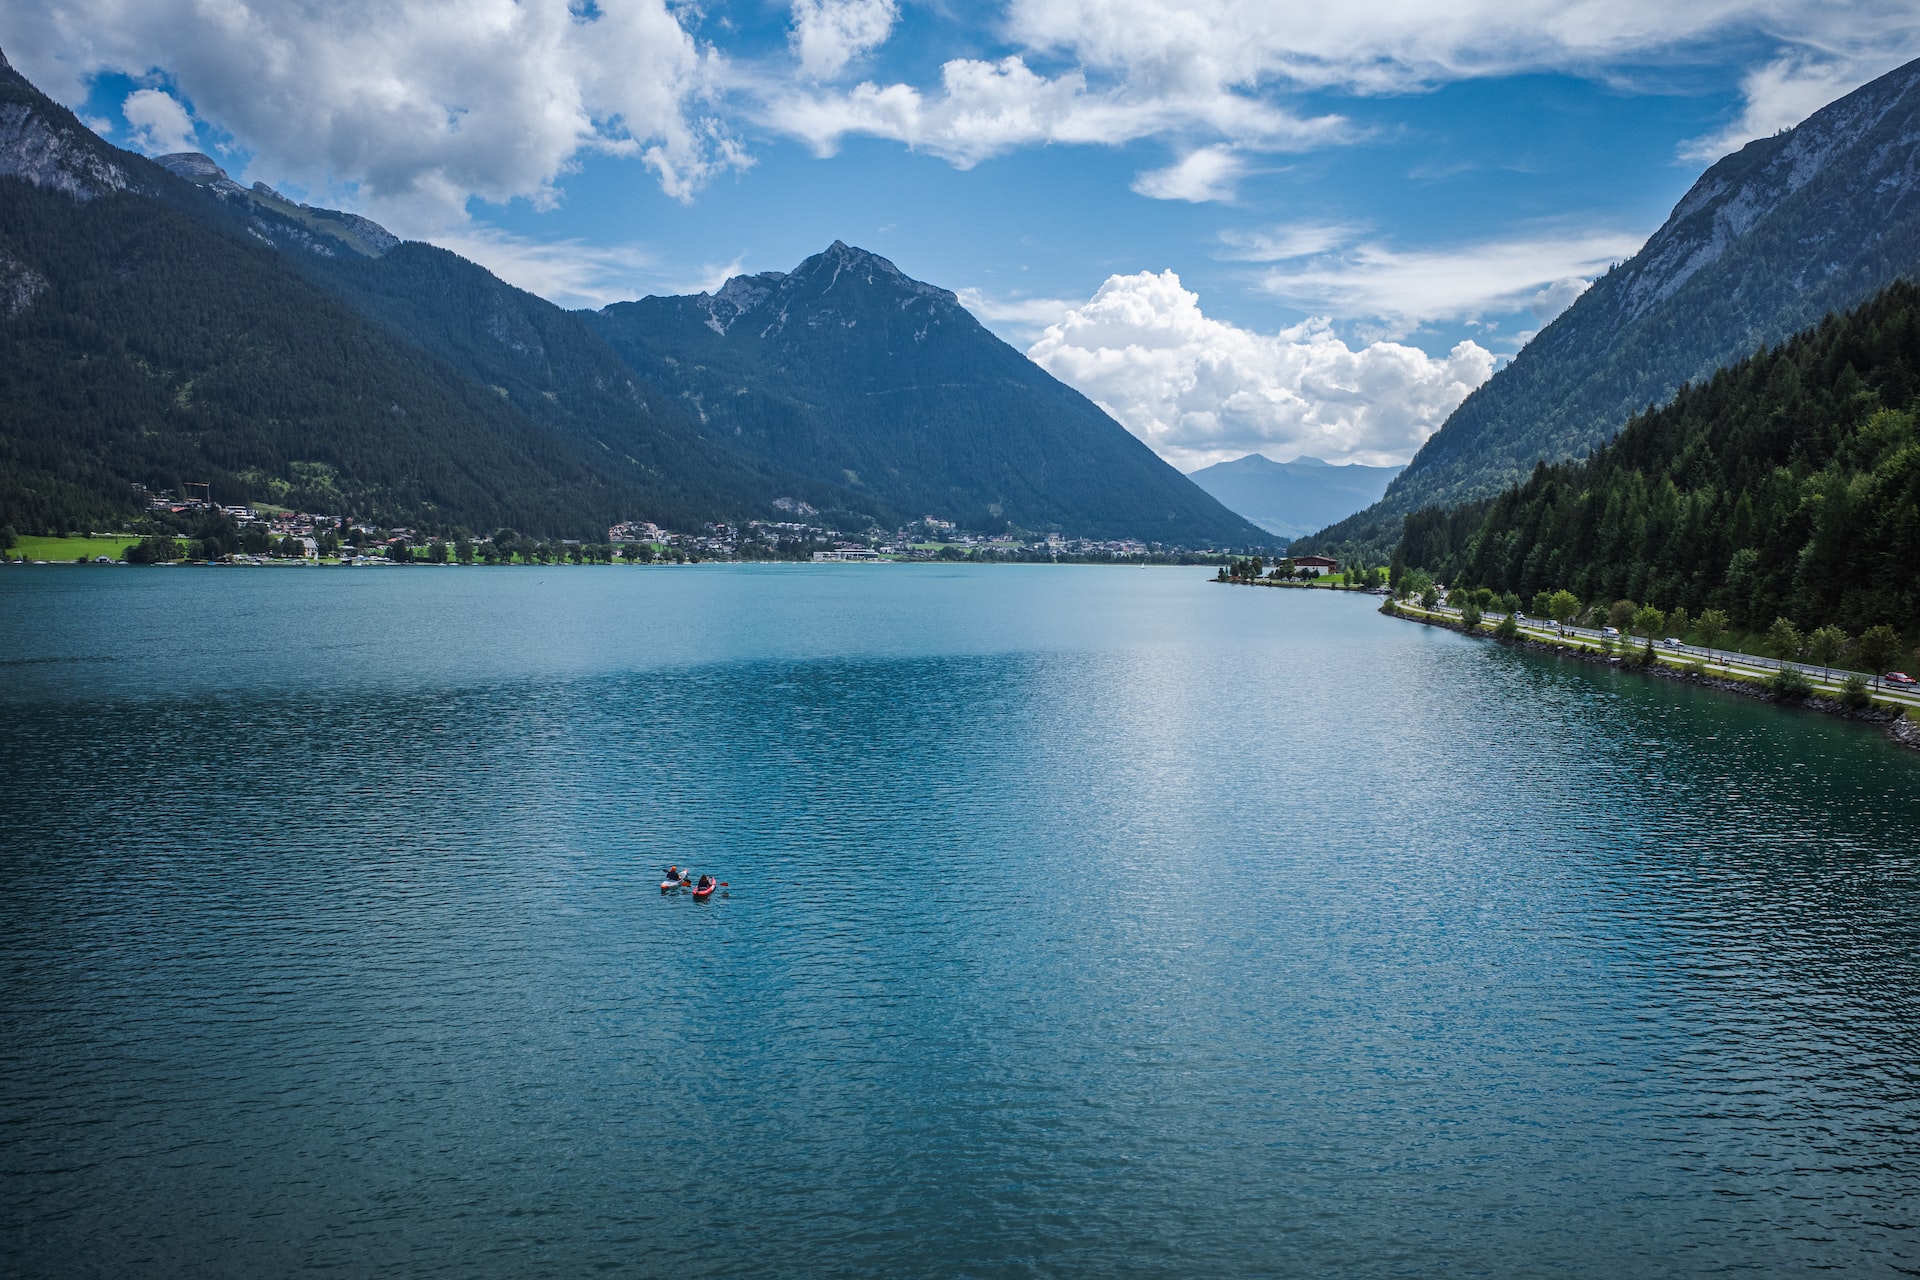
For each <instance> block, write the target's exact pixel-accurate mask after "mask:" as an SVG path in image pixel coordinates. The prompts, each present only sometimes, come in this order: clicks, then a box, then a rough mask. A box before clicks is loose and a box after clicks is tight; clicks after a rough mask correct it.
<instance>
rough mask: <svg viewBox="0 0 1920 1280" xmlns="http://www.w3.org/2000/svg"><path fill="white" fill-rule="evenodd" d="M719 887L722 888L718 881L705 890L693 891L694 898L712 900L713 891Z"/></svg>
mask: <svg viewBox="0 0 1920 1280" xmlns="http://www.w3.org/2000/svg"><path fill="white" fill-rule="evenodd" d="M719 887H720V882H719V881H718V880H715V881H713V882H712V883H711V884H709V885H707V887H706V888H704V889H695V890H694V891H693V896H694V897H696V898H711V897H712V896H713V891H714V890H715V889H718V888H719Z"/></svg>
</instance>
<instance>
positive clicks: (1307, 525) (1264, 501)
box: [1187, 453, 1404, 538]
mask: <svg viewBox="0 0 1920 1280" xmlns="http://www.w3.org/2000/svg"><path fill="white" fill-rule="evenodd" d="M1403 469H1404V468H1401V467H1364V466H1361V465H1359V464H1358V463H1350V464H1347V465H1344V466H1334V465H1332V464H1331V463H1326V462H1322V461H1321V460H1320V459H1318V458H1295V459H1294V460H1293V461H1292V462H1275V461H1274V460H1273V459H1271V458H1269V457H1267V456H1266V455H1265V454H1261V453H1250V454H1248V455H1247V456H1246V457H1244V458H1235V459H1234V460H1233V461H1231V462H1216V463H1214V464H1213V465H1212V466H1210V467H1202V468H1201V469H1200V470H1198V471H1194V472H1190V473H1189V474H1188V476H1187V479H1189V480H1191V481H1193V482H1194V483H1195V484H1197V485H1199V486H1200V487H1201V488H1202V489H1205V490H1206V491H1207V492H1208V493H1210V494H1212V495H1213V496H1214V497H1216V498H1218V499H1220V501H1221V503H1222V504H1223V505H1225V506H1226V508H1227V509H1228V510H1229V511H1235V512H1238V513H1239V514H1241V515H1243V516H1245V517H1246V518H1247V519H1249V520H1251V521H1253V522H1254V523H1255V524H1257V525H1259V526H1260V527H1261V528H1262V529H1265V530H1266V531H1267V532H1268V533H1273V534H1278V535H1279V536H1281V537H1283V538H1298V537H1301V536H1302V535H1304V534H1308V533H1312V532H1313V531H1314V530H1315V529H1320V528H1324V527H1326V526H1327V525H1329V524H1332V523H1333V522H1334V521H1335V520H1340V519H1343V518H1345V517H1347V516H1350V515H1352V514H1353V513H1354V512H1356V511H1358V510H1360V509H1361V508H1362V507H1366V506H1370V505H1371V504H1373V503H1375V502H1378V501H1379V500H1380V495H1381V494H1383V493H1385V492H1386V489H1387V483H1388V482H1389V481H1390V480H1392V479H1393V478H1394V477H1395V476H1397V475H1399V474H1400V472H1401V471H1402V470H1403Z"/></svg>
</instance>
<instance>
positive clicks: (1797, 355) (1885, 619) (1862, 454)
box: [1400, 282, 1920, 642]
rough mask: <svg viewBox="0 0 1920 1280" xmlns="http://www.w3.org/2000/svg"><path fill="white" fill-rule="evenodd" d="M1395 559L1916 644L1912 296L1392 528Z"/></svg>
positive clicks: (1833, 323)
mask: <svg viewBox="0 0 1920 1280" xmlns="http://www.w3.org/2000/svg"><path fill="white" fill-rule="evenodd" d="M1400 554H1401V555H1402V557H1403V558H1404V559H1405V562H1406V563H1407V564H1408V565H1409V566H1411V567H1415V568H1425V569H1428V570H1430V571H1432V572H1433V573H1434V574H1435V575H1436V576H1437V577H1439V578H1441V579H1442V580H1444V581H1448V582H1453V583H1457V584H1461V585H1467V586H1485V587H1492V588H1493V589H1494V590H1496V591H1514V592H1517V593H1518V594H1519V595H1520V596H1521V597H1522V598H1523V599H1530V598H1531V597H1532V596H1533V595H1534V593H1536V592H1539V591H1552V590H1559V589H1563V588H1564V589H1567V590H1570V591H1572V592H1573V593H1574V594H1575V595H1577V596H1579V597H1580V598H1581V599H1582V600H1586V601H1589V602H1598V603H1602V604H1605V603H1609V602H1611V601H1614V600H1618V599H1630V600H1635V601H1639V602H1641V603H1650V604H1653V605H1655V606H1657V607H1659V608H1662V609H1666V610H1672V609H1674V608H1676V607H1680V608H1685V609H1687V610H1689V611H1691V612H1692V613H1694V614H1696V615H1697V614H1698V613H1699V612H1700V611H1701V610H1702V609H1706V608H1718V609H1724V610H1725V611H1726V612H1727V613H1728V614H1729V616H1730V617H1731V619H1732V622H1733V624H1734V626H1736V627H1739V628H1742V629H1751V630H1758V629H1764V628H1765V627H1766V626H1767V625H1768V624H1769V623H1771V622H1772V621H1773V619H1774V618H1776V617H1779V616H1782V615H1784V616H1786V617H1789V618H1791V619H1793V620H1794V621H1795V622H1796V623H1798V624H1799V625H1800V626H1801V627H1803V628H1808V629H1811V628H1813V627H1817V626H1823V625H1827V624H1837V625H1839V626H1841V627H1845V628H1848V629H1851V630H1853V631H1856V632H1857V631H1861V630H1864V629H1866V628H1868V627H1871V626H1875V625H1879V624H1887V625H1889V626H1892V627H1893V628H1894V629H1895V630H1897V631H1899V632H1901V633H1903V634H1904V635H1905V636H1906V637H1907V638H1908V641H1909V642H1911V641H1912V640H1913V639H1915V638H1920V579H1916V578H1915V576H1914V572H1913V566H1914V565H1915V564H1916V563H1920V288H1916V287H1915V286H1913V285H1911V284H1907V283H1904V282H1902V283H1899V284H1895V285H1893V286H1891V287H1889V288H1888V289H1887V290H1885V291H1884V292H1882V293H1881V294H1879V295H1878V296H1876V297H1875V298H1873V299H1872V300H1871V301H1869V302H1868V303H1866V304H1865V305H1864V306H1862V307H1860V308H1859V309H1857V310H1856V311H1854V312H1853V313H1851V314H1849V315H1845V316H1840V317H1836V318H1832V319H1829V320H1827V321H1826V322H1824V323H1822V324H1820V325H1819V326H1817V327H1815V328H1812V329H1810V330H1808V331H1806V332H1805V333H1802V334H1800V335H1799V336H1797V337H1795V338H1794V339H1792V340H1791V341H1789V342H1787V343H1785V344H1783V345H1781V346H1779V347H1777V348H1774V349H1772V350H1768V351H1763V352H1761V353H1759V354H1758V355H1755V356H1752V357H1750V358H1749V359H1746V360H1742V361H1740V362H1738V363H1737V364H1735V365H1733V366H1732V367H1730V368H1728V369H1724V370H1722V371H1720V372H1719V373H1716V374H1715V375H1714V376H1713V377H1712V378H1710V379H1707V380H1706V381H1704V382H1702V383H1699V384H1696V385H1693V386H1689V387H1686V388H1684V389H1682V390H1681V392H1680V393H1679V395H1677V396H1676V397H1674V399H1673V400H1672V402H1671V403H1669V404H1668V405H1666V406H1665V407H1663V408H1660V409H1657V410H1653V411H1651V412H1649V413H1647V414H1645V415H1643V416H1641V417H1638V418H1636V419H1635V420H1634V421H1633V422H1632V423H1631V424H1630V425H1629V426H1628V427H1627V429H1626V430H1625V431H1622V432H1621V433H1620V435H1619V437H1618V438H1617V439H1615V440H1614V441H1613V442H1612V443H1611V444H1609V445H1606V446H1604V447H1603V448H1601V449H1600V450H1599V451H1597V452H1596V453H1595V454H1594V455H1593V457H1592V458H1591V459H1589V460H1587V461H1585V462H1566V463H1561V464H1559V465H1557V466H1549V465H1547V464H1544V463H1543V464H1541V465H1540V466H1539V467H1538V468H1536V469H1535V471H1534V474H1533V476H1532V477H1531V478H1530V479H1529V480H1528V481H1527V482H1526V483H1525V484H1523V485H1518V486H1515V487H1513V488H1510V489H1508V490H1506V491H1505V492H1504V493H1501V494H1500V495H1499V496H1498V497H1496V498H1492V499H1488V500H1484V501H1481V502H1477V503H1469V504H1465V505H1462V506H1459V507H1456V508H1454V509H1453V510H1451V511H1441V510H1438V509H1432V508H1430V509H1427V510H1423V511H1419V512H1416V513H1414V514H1413V515H1410V516H1409V517H1408V518H1407V522H1406V535H1405V538H1404V539H1403V541H1402V543H1401V549H1400Z"/></svg>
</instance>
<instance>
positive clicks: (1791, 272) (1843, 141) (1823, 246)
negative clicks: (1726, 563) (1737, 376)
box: [1308, 61, 1920, 548]
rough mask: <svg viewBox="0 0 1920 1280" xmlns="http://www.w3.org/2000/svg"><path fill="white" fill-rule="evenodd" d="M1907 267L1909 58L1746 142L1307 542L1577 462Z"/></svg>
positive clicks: (1914, 113) (1362, 539)
mask: <svg viewBox="0 0 1920 1280" xmlns="http://www.w3.org/2000/svg"><path fill="white" fill-rule="evenodd" d="M1916 270H1920V61H1916V62H1911V63H1908V64H1907V65H1906V66H1904V67H1901V68H1900V69H1899V70H1897V71H1893V72H1890V73H1889V74H1887V75H1884V76H1882V77H1880V78H1879V79H1878V80H1875V81H1873V82H1872V83H1871V84H1868V85H1866V86H1864V87H1862V88H1860V89H1857V90H1855V91H1854V92H1853V93H1850V94H1848V95H1847V96H1846V97H1844V98H1841V99H1839V100H1838V101H1836V102H1834V103H1832V104H1830V105H1828V106H1826V107H1823V108H1822V109H1821V110H1819V111H1817V112H1815V113H1814V114H1813V115H1812V116H1810V117H1809V118H1808V119H1807V120H1805V121H1804V122H1802V123H1801V124H1800V125H1798V126H1797V127H1795V128H1793V129H1790V130H1787V131H1786V132H1783V133H1779V134H1776V135H1774V136H1773V137H1771V138H1762V139H1760V140H1759V141H1757V142H1751V143H1748V144H1747V145H1746V146H1745V147H1743V148H1742V149H1741V150H1739V151H1737V152H1735V153H1734V154H1732V155H1730V156H1727V157H1726V158H1725V159H1723V160H1721V161H1720V162H1719V163H1717V164H1715V165H1714V166H1713V167H1712V168H1710V169H1708V170H1707V171H1706V173H1705V174H1703V175H1702V176H1701V178H1700V180H1699V181H1698V182H1696V183H1695V184H1694V185H1693V188H1692V190H1690V191H1688V192H1687V195H1686V197H1685V198H1684V199H1682V200H1681V201H1680V203H1679V204H1678V205H1676V206H1675V207H1674V210H1673V213H1672V214H1671V215H1670V216H1669V217H1668V219H1667V221H1666V223H1665V225H1663V226H1662V227H1661V228H1660V229H1659V230H1658V231H1657V232H1655V233H1654V235H1653V238H1652V239H1650V240H1648V241H1647V243H1646V246H1645V247H1644V248H1642V249H1641V250H1640V252H1639V253H1637V254H1635V255H1634V256H1633V257H1632V258H1630V259H1629V260H1628V261H1626V262H1625V263H1623V264H1621V265H1619V266H1617V267H1615V268H1614V269H1613V270H1611V271H1609V272H1608V273H1607V274H1606V275H1605V276H1603V277H1602V278H1601V279H1599V280H1598V281H1596V282H1595V283H1594V284H1593V286H1592V287H1591V288H1590V289H1588V290H1587V291H1586V292H1585V293H1583V294H1582V295H1581V296H1580V297H1579V299H1577V300H1576V301H1575V302H1574V304H1573V305H1572V306H1571V307H1569V308H1568V309H1567V310H1566V311H1565V312H1564V313H1563V314H1562V315H1561V316H1560V317H1559V318H1558V319H1556V320H1555V321H1554V322H1553V323H1552V324H1550V325H1548V326H1547V327H1546V328H1545V329H1544V330H1542V331H1541V332H1540V334H1539V335H1538V336H1537V337H1535V338H1534V339H1533V341H1531V342H1529V343H1528V344H1527V345H1526V347H1525V348H1524V349H1522V350H1521V352H1520V354H1519V355H1518V356H1516V357H1515V358H1514V360H1513V361H1512V363H1510V364H1508V365H1507V366H1506V367H1505V368H1503V369H1501V370H1500V371H1499V372H1498V373H1496V374H1495V375H1494V376H1493V377H1492V378H1491V379H1489V380H1488V381H1487V382H1486V383H1485V384H1484V385H1483V386H1481V387H1480V388H1479V389H1478V390H1476V391H1475V392H1474V393H1473V394H1472V395H1470V396H1468V397H1467V399H1466V401H1465V402H1464V403H1462V404H1461V406H1460V407H1459V408H1458V409H1456V410H1455V411H1454V413H1453V414H1452V416H1451V417H1449V418H1448V419H1447V421H1446V422H1445V423H1444V424H1443V425H1442V426H1441V428H1440V430H1439V431H1438V432H1436V433H1435V434H1434V436H1433V437H1432V438H1431V439H1429V440H1428V441H1427V443H1426V445H1425V446H1424V447H1423V448H1422V449H1421V450H1420V452H1419V453H1418V454H1417V455H1415V457H1414V459H1413V461H1412V462H1411V463H1410V464H1409V465H1408V467H1407V469H1406V471H1404V472H1403V473H1402V474H1401V475H1400V477H1399V478H1398V479H1397V480H1395V481H1394V482H1393V484H1392V485H1390V486H1388V489H1387V492H1386V494H1385V496H1384V497H1383V498H1382V499H1381V501H1380V502H1379V503H1377V504H1375V505H1374V506H1372V507H1370V508H1368V509H1367V510H1366V511H1363V512H1361V513H1360V514H1358V515H1356V516H1353V517H1351V518H1349V519H1347V520H1343V521H1340V522H1339V523H1338V524H1335V525H1333V526H1332V527H1331V528H1328V529H1325V530H1323V531H1321V532H1320V533H1317V534H1315V535H1313V537H1312V538H1311V539H1309V540H1308V541H1310V542H1312V543H1314V544H1316V545H1334V544H1341V543H1351V544H1358V545H1367V546H1372V547H1376V548H1377V547H1380V546H1384V545H1388V544H1391V543H1392V542H1393V541H1394V539H1395V538H1397V537H1398V536H1399V530H1400V522H1401V518H1402V517H1403V516H1405V515H1406V514H1407V513H1408V512H1410V511H1414V510H1416V509H1418V508H1421V507H1426V506H1433V505H1447V504H1452V503H1458V502H1462V501H1466V500H1469V499H1474V498H1480V497H1485V496H1487V495H1489V494H1492V493H1496V492H1498V491H1499V490H1501V489H1502V488H1504V487H1505V486H1507V485H1509V484H1512V483H1514V482H1516V481H1519V480H1523V479H1525V477H1526V475H1527V473H1528V472H1529V471H1530V470H1531V469H1532V467H1533V464H1534V463H1535V462H1536V461H1538V460H1540V459H1546V460H1547V461H1550V462H1557V461H1559V460H1561V459H1563V458H1570V457H1578V456H1581V455H1583V454H1585V453H1587V452H1588V451H1589V450H1591V449H1593V448H1594V447H1596V446H1598V445H1600V444H1602V443H1604V442H1605V441H1607V440H1609V439H1611V438H1612V437H1613V435H1614V434H1615V433H1616V432H1618V431H1619V430H1620V428H1621V427H1623V426H1624V425H1625V424H1626V422H1627V419H1628V418H1629V417H1630V416H1632V415H1633V414H1634V413H1635V412H1638V411H1640V410H1642V409H1645V408H1646V407H1648V406H1649V405H1654V404H1660V403H1663V402H1665V401H1666V400H1667V399H1669V398H1670V397H1671V396H1672V395H1673V393H1674V392H1675V391H1676V390H1677V389H1678V388H1679V387H1680V386H1681V385H1682V384H1683V383H1686V382H1689V381H1696V380H1700V379H1704V378H1707V377H1709V376H1710V375H1711V374H1712V373H1713V371H1714V370H1715V369H1717V368H1719V367H1720V366H1722V365H1725V364H1729V363H1732V362H1733V361H1735V360H1738V359H1740V358H1741V357H1743V356H1747V355H1750V354H1752V352H1753V351H1754V350H1755V349H1756V348H1758V347H1760V346H1763V345H1767V344H1772V343H1777V342H1780V341H1782V340H1783V339H1785V338H1787V337H1788V336H1789V335H1791V334H1793V333H1795V332H1797V331H1799V330H1801V329H1804V328H1806V327H1807V326H1809V325H1812V324H1814V323H1815V322H1817V321H1818V320H1819V319H1820V318H1821V317H1822V316H1825V315H1826V314H1828V313H1829V312H1833V311H1844V310H1846V309H1847V308H1849V307H1853V306H1857V305H1858V304H1859V303H1861V302H1862V301H1864V300H1865V299H1866V298H1868V297H1870V296H1872V295H1873V294H1874V293H1875V292H1876V291H1877V290H1879V289H1881V288H1882V287H1884V286H1885V285H1887V284H1889V283H1890V282H1892V281H1893V280H1896V279H1899V278H1902V277H1908V278H1911V277H1912V276H1913V275H1914V273H1915V272H1916Z"/></svg>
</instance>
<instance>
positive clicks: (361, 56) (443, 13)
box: [0, 0, 745, 231]
mask: <svg viewBox="0 0 1920 1280" xmlns="http://www.w3.org/2000/svg"><path fill="white" fill-rule="evenodd" d="M588 14H591V15H592V16H586V15H588ZM0 36H3V37H4V39H5V41H6V43H7V48H8V53H9V55H10V57H12V59H13V60H14V61H15V62H16V65H19V66H20V67H21V68H22V69H23V70H24V71H25V72H26V73H27V74H28V75H29V76H30V77H31V78H33V79H35V80H36V82H38V83H40V84H42V85H43V86H44V87H46V88H47V89H49V90H50V91H51V92H53V93H54V94H55V95H56V96H58V97H61V98H63V99H65V100H67V101H69V102H75V101H79V100H80V99H81V98H83V97H84V96H85V89H84V84H85V81H86V79H87V77H89V76H91V75H93V74H95V73H98V72H101V71H120V72H125V73H127V74H131V75H133V76H136V77H144V76H146V75H147V74H148V73H149V72H152V71H156V70H157V71H159V72H162V73H164V74H165V75H166V76H167V77H168V78H169V79H170V80H171V82H172V83H173V84H174V85H175V86H177V88H178V92H179V94H180V95H181V96H183V97H185V98H186V99H187V100H188V101H190V102H192V104H193V106H194V109H195V111H196V113H197V114H198V115H199V116H200V117H201V118H202V119H204V120H208V121H212V122H214V123H215V124H217V125H218V126H219V127H220V128H221V129H223V130H225V131H226V132H228V133H229V134H231V135H232V136H233V137H234V138H235V139H236V140H237V141H238V142H239V143H240V145H241V146H243V147H244V148H246V149H248V150H250V151H252V152H254V153H255V155H256V156H258V157H261V158H262V159H263V160H265V161H266V162H267V165H268V167H270V168H271V169H272V171H273V172H274V173H275V174H276V176H285V177H289V178H292V179H294V180H296V181H300V182H305V183H307V184H309V185H312V186H314V187H316V188H321V189H324V188H326V187H328V186H330V185H334V184H357V186H358V188H359V192H360V195H361V198H362V203H363V204H364V205H365V206H366V207H368V208H369V210H370V211H371V212H374V213H376V214H378V215H379V216H381V217H383V218H384V219H387V220H389V221H392V222H393V223H394V224H395V225H396V227H397V228H400V229H408V230H415V231H419V230H431V229H433V228H435V227H437V226H442V225H449V224H458V223H459V222H460V221H461V220H462V218H463V217H464V209H465V206H466V202H467V201H468V199H469V198H472V197H476V196H477V197H479V198H481V199H483V200H490V201H504V200H508V199H512V198H514V197H527V198H530V199H533V200H535V201H536V202H543V201H550V200H552V199H554V198H555V194H556V193H555V185H554V184H555V183H556V181H557V180H558V178H559V177H560V175H561V174H563V173H564V172H565V171H566V169H567V168H568V166H569V165H571V164H572V163H574V161H575V160H576V158H577V157H578V156H580V155H581V154H582V153H584V152H588V151H609V152H617V153H621V154H626V155H631V156H633V157H635V158H636V159H637V160H639V161H640V162H641V163H643V164H645V165H647V166H648V167H649V168H651V169H653V170H654V172H655V173H656V174H657V176H658V178H659V181H660V183H661V185H662V187H664V188H665V189H666V190H667V191H668V192H669V193H671V194H674V195H678V196H683V197H684V196H687V195H690V194H691V193H692V192H693V191H694V190H695V189H696V188H697V187H698V186H699V185H700V183H701V182H702V181H704V180H706V179H707V178H708V177H710V176H711V175H712V174H713V173H714V172H716V171H718V170H720V169H724V168H726V167H728V166H730V165H737V164H740V163H743V162H744V159H745V157H744V153H743V152H742V151H741V149H740V148H739V145H738V143H737V142H735V141H734V139H733V137H732V135H731V133H730V132H729V130H728V128H727V127H726V126H725V125H724V124H722V123H721V121H720V120H719V119H718V117H717V115H716V114H714V113H712V112H709V111H707V110H706V109H705V107H706V104H708V103H709V102H710V101H711V99H712V90H713V77H714V72H715V68H716V56H715V55H714V54H713V52H712V51H711V50H708V49H703V48H701V47H699V46H698V45H696V43H695V42H694V40H693V39H692V37H691V36H689V35H688V34H687V32H686V31H685V30H683V29H682V27H681V25H680V23H679V21H678V19H677V18H676V16H675V14H674V11H673V10H671V9H670V8H669V7H668V5H667V3H666V0H608V2H607V3H606V4H604V5H601V6H599V7H597V8H588V9H584V10H583V9H581V8H577V7H576V6H574V5H572V4H570V3H569V0H333V2H332V3H328V4H325V5H314V4H307V3H303V2H302V0H251V3H248V4H245V5H213V4H206V3H201V2H200V0H142V3H140V4H135V5H128V4H125V3H122V2H121V0H51V3H49V4H46V5H44V6H42V5H20V6H8V7H7V8H6V9H5V10H4V11H3V16H0ZM137 96H138V95H136V97H137ZM143 104H144V105H147V106H151V105H153V104H152V103H151V102H150V101H148V100H143ZM130 123H133V124H134V126H135V128H136V129H138V128H148V129H152V128H155V127H157V123H158V122H157V121H156V120H155V119H153V118H147V119H144V120H142V121H134V120H132V119H131V117H130ZM156 136H157V135H156Z"/></svg>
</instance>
